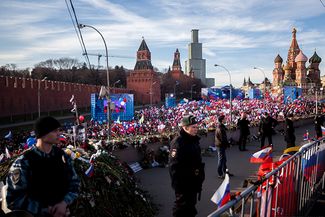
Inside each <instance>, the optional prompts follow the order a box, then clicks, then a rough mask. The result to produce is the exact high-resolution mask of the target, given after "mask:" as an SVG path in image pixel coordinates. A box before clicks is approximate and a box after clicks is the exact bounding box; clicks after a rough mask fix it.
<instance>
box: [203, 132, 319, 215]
mask: <svg viewBox="0 0 325 217" xmlns="http://www.w3.org/2000/svg"><path fill="white" fill-rule="evenodd" d="M324 140H325V138H322V139H321V140H317V141H314V142H311V143H308V144H306V145H304V146H302V147H301V148H300V150H299V151H298V152H296V153H295V154H293V155H292V156H290V157H287V159H285V160H281V159H280V161H278V162H276V163H272V164H270V165H269V166H270V167H271V171H270V172H269V173H267V174H266V175H264V176H263V175H260V176H259V180H257V181H256V182H252V185H251V186H249V187H248V188H247V189H245V190H244V191H243V192H241V193H240V194H239V195H238V196H236V197H235V198H234V199H233V200H231V201H229V202H228V203H227V204H225V205H224V206H222V207H221V208H219V209H217V210H216V211H214V212H213V213H211V214H210V215H209V216H208V217H216V216H242V217H244V216H251V217H253V216H257V217H258V216H260V217H262V216H263V217H273V216H274V217H280V216H306V215H308V212H309V211H310V209H311V208H312V205H313V203H314V202H315V200H316V199H317V196H318V193H320V190H324V184H325V173H324V171H325V143H324ZM273 167H274V169H273Z"/></svg>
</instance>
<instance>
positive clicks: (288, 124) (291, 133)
mask: <svg viewBox="0 0 325 217" xmlns="http://www.w3.org/2000/svg"><path fill="white" fill-rule="evenodd" d="M284 132H285V135H284V140H285V141H286V142H288V143H294V142H295V141H296V137H295V129H294V127H293V121H292V120H290V119H289V118H286V120H285V130H284Z"/></svg>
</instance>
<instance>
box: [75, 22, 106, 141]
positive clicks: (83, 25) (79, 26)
mask: <svg viewBox="0 0 325 217" xmlns="http://www.w3.org/2000/svg"><path fill="white" fill-rule="evenodd" d="M84 27H88V28H91V29H93V30H95V31H96V32H97V33H98V34H99V35H100V37H101V38H102V39H103V42H104V45H105V52H106V79H107V94H106V98H107V126H108V141H109V140H110V135H111V123H110V109H111V108H110V107H111V100H110V89H109V71H108V50H107V45H106V41H105V38H104V36H103V35H102V33H100V31H98V30H97V29H96V28H95V27H93V26H90V25H85V24H79V25H78V28H79V29H82V28H84Z"/></svg>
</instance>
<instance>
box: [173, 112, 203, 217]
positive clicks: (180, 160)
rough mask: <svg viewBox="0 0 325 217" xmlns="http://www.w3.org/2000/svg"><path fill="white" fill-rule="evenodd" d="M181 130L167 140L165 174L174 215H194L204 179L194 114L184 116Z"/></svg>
mask: <svg viewBox="0 0 325 217" xmlns="http://www.w3.org/2000/svg"><path fill="white" fill-rule="evenodd" d="M181 126H182V129H181V131H180V133H179V135H178V136H176V138H174V139H173V140H172V142H171V147H170V154H169V174H170V177H171V181H172V188H173V189H174V190H175V195H176V200H175V204H174V208H173V216H174V217H185V216H186V217H194V216H196V214H197V210H196V208H195V205H196V202H197V199H198V200H200V194H201V191H202V183H203V181H204V179H205V173H204V163H202V157H201V148H200V143H199V140H200V137H198V136H197V132H198V126H197V122H196V120H195V117H194V116H192V115H189V116H185V117H184V118H183V119H182V121H181Z"/></svg>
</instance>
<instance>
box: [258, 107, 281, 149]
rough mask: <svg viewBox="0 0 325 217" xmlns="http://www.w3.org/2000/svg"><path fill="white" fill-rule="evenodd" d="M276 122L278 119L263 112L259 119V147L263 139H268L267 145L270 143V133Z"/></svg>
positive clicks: (262, 145) (262, 144) (262, 143)
mask: <svg viewBox="0 0 325 217" xmlns="http://www.w3.org/2000/svg"><path fill="white" fill-rule="evenodd" d="M277 124H278V121H277V120H275V119H274V118H272V117H271V116H270V115H269V113H268V112H264V115H263V117H262V119H261V121H260V125H259V131H258V132H259V134H260V135H261V148H263V147H264V144H265V139H266V138H267V139H268V142H269V145H272V134H273V131H274V127H275V126H276V125H277Z"/></svg>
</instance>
